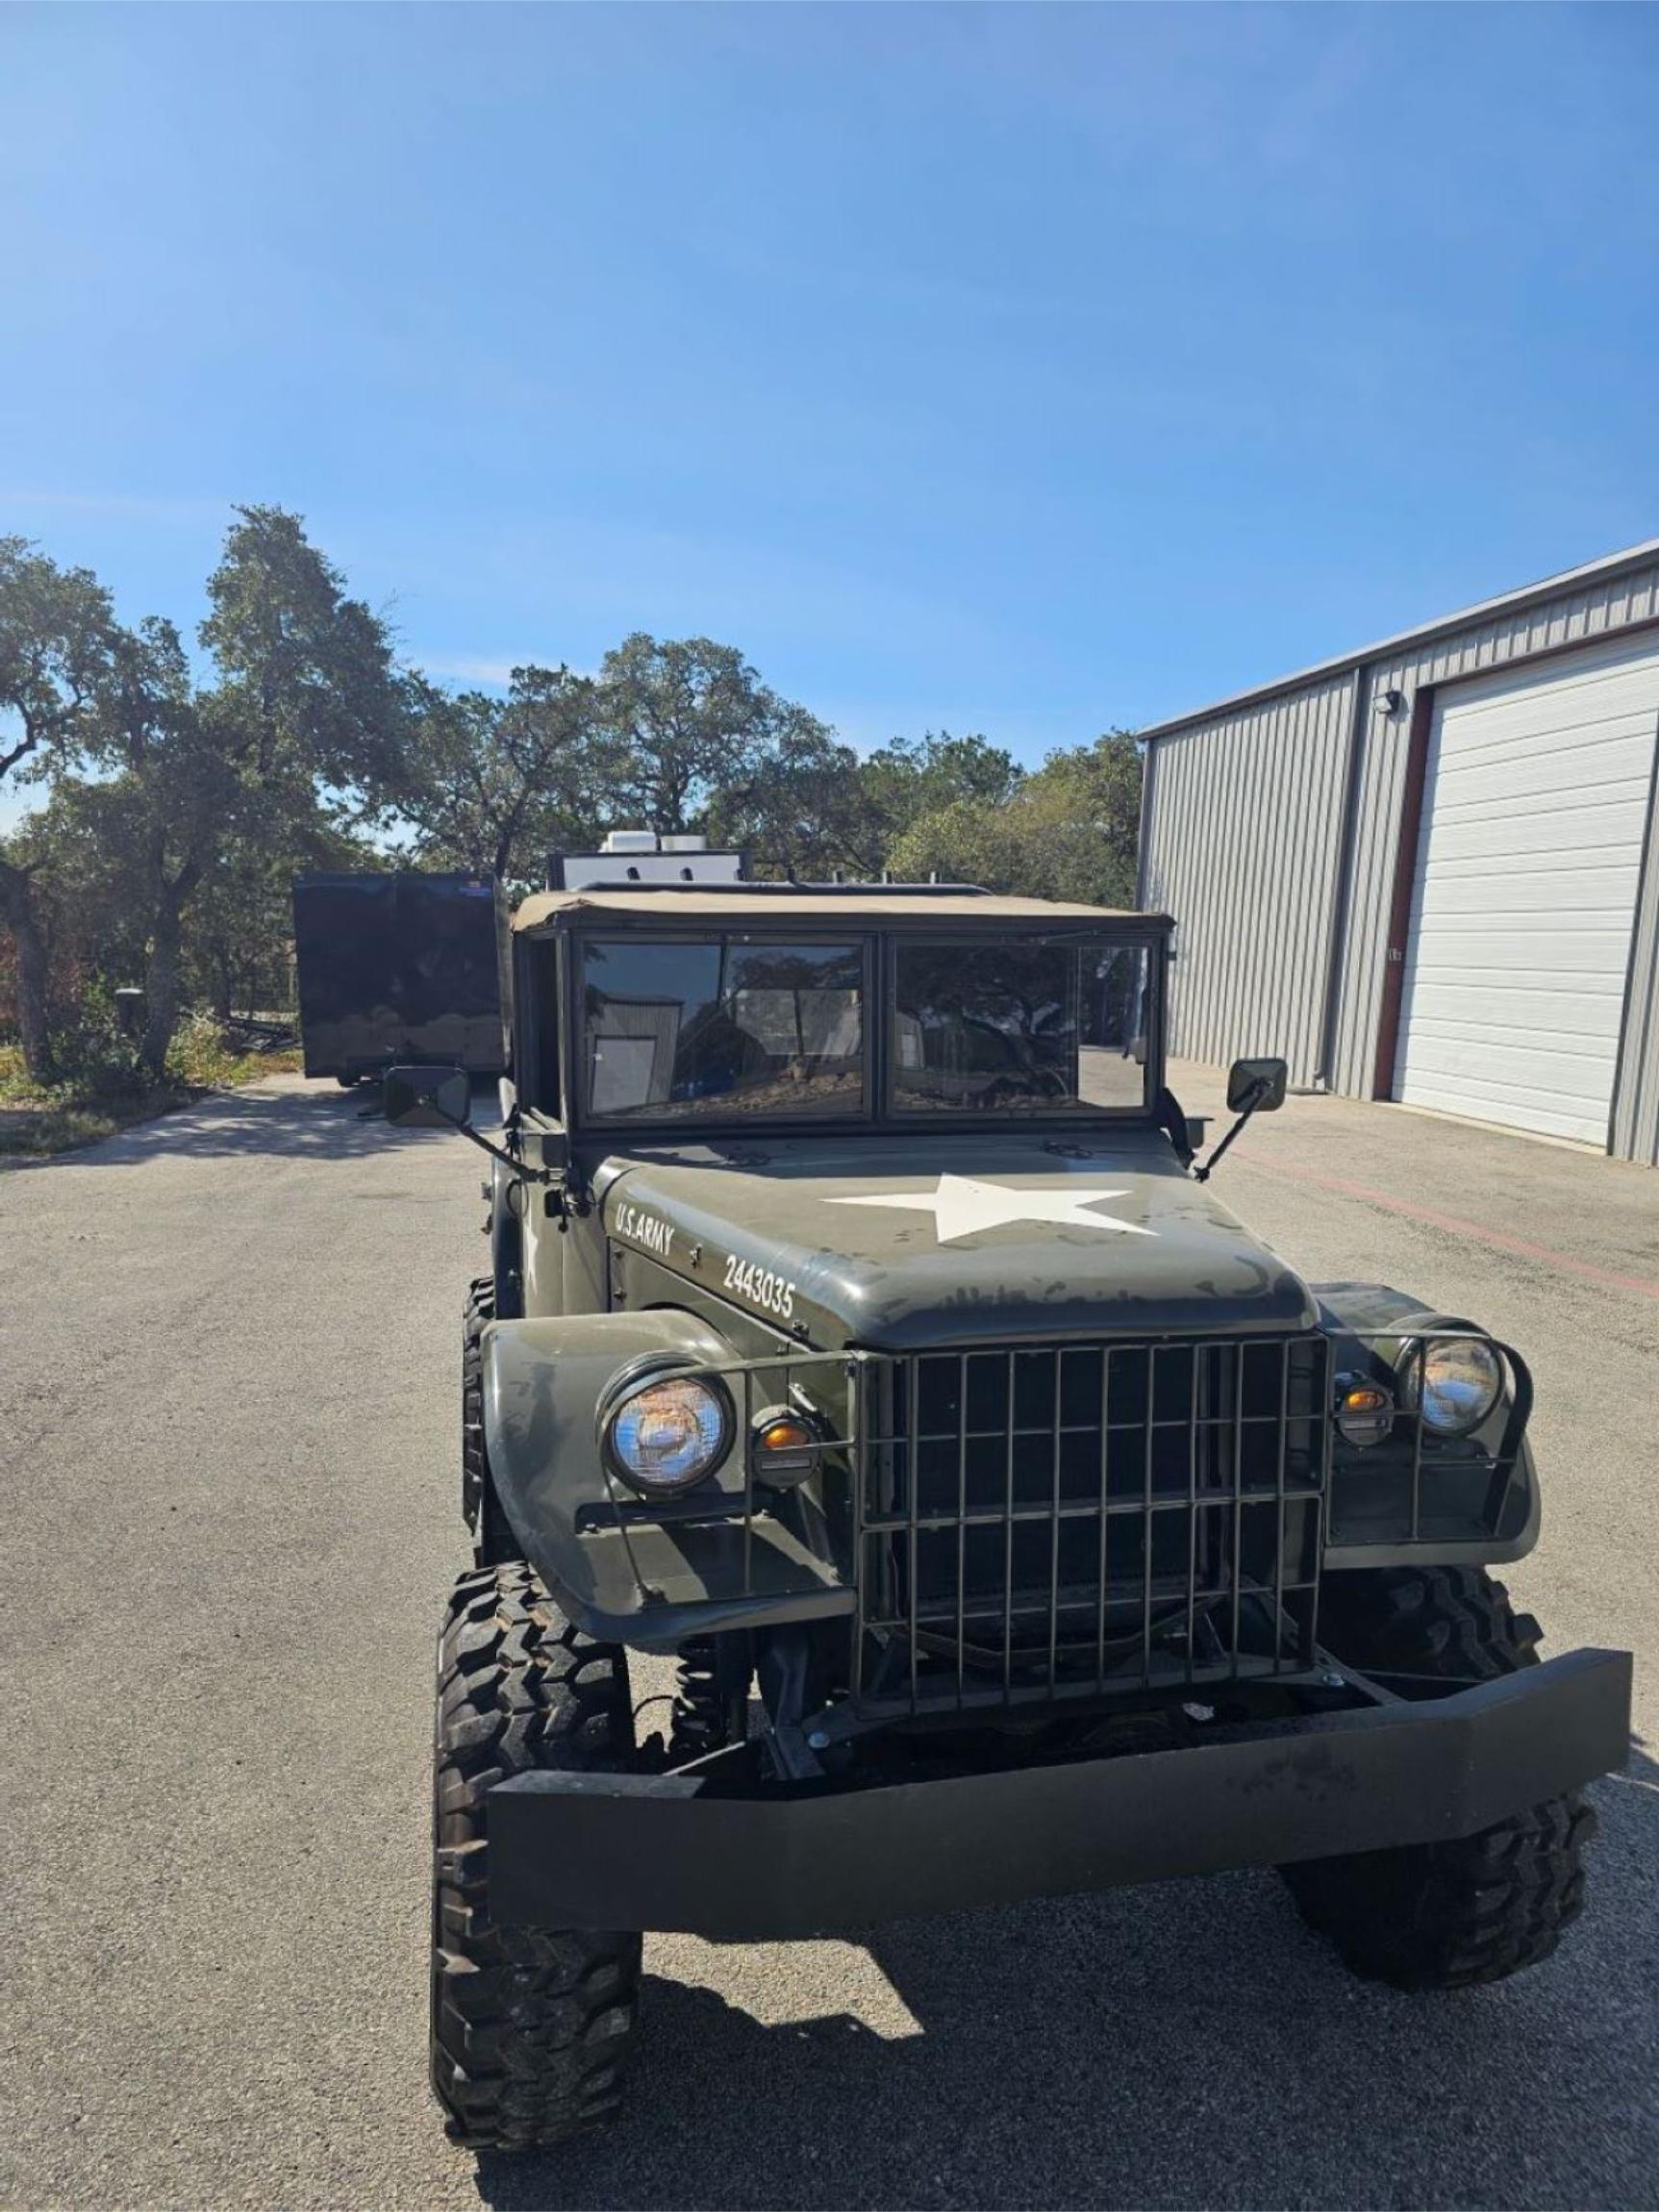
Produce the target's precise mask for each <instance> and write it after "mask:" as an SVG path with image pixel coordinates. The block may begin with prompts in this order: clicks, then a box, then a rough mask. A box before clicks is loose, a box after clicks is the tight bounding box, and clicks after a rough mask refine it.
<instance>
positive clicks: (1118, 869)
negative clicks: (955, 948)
mask: <svg viewBox="0 0 1659 2212" xmlns="http://www.w3.org/2000/svg"><path fill="white" fill-rule="evenodd" d="M1141 772H1142V770H1141V753H1140V748H1139V746H1138V745H1137V743H1136V742H1135V739H1134V738H1133V736H1132V735H1131V734H1130V733H1129V732H1127V731H1123V730H1114V731H1112V732H1110V733H1109V734H1108V735H1107V736H1105V737H1103V738H1099V739H1097V740H1096V741H1095V742H1094V743H1093V745H1089V746H1080V747H1078V748H1077V749H1076V750H1075V751H1069V752H1067V751H1061V752H1053V753H1050V754H1049V756H1048V758H1047V760H1046V761H1045V762H1044V763H1043V767H1041V768H1039V769H1038V770H1037V772H1036V773H1035V774H1034V775H1028V776H1026V777H1024V778H1023V779H1022V780H1021V781H1020V782H1019V783H1018V785H1017V786H1016V787H1015V788H1014V790H1013V792H1012V793H1011V795H1010V796H1008V797H1007V798H1006V799H1003V800H995V799H986V798H983V797H966V798H956V799H953V800H951V801H950V802H949V803H948V804H946V805H944V806H942V807H936V808H934V809H933V810H932V811H930V812H928V813H924V814H921V815H919V816H917V817H916V818H915V819H914V820H913V821H912V822H911V824H910V826H909V827H908V828H907V829H906V830H904V831H903V832H902V833H901V835H900V836H899V837H898V838H897V839H896V840H895V841H894V842H893V845H892V852H891V855H890V859H891V865H892V869H893V872H894V874H896V875H899V876H905V877H919V876H927V875H933V874H937V875H939V876H941V877H942V878H945V879H947V880H949V881H952V882H958V883H980V884H984V885H985V886H986V888H987V889H988V890H991V891H1000V892H1020V893H1022V894H1023V895H1024V896H1026V897H1029V898H1060V899H1075V900H1078V901H1081V902H1082V903H1084V904H1087V905H1097V906H1129V905H1132V904H1133V902H1134V895H1135V852H1136V841H1137V838H1138V835H1139V824H1140V806H1141Z"/></svg>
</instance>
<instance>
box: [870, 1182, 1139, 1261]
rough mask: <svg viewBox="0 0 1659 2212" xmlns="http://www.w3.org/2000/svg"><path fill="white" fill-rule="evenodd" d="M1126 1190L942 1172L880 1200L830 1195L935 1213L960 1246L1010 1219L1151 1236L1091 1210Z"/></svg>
mask: <svg viewBox="0 0 1659 2212" xmlns="http://www.w3.org/2000/svg"><path fill="white" fill-rule="evenodd" d="M1128 1195H1129V1193H1128V1192H1127V1191H1089V1190H1084V1191H1080V1190H1077V1189H1076V1188H1075V1187H1073V1188H1072V1189H1071V1190H1069V1191H1010V1190H1008V1189H1007V1188H1005V1186H1003V1185H1002V1184H1000V1183H981V1182H978V1181H977V1180H976V1179H975V1178H974V1177H973V1176H971V1175H941V1177H940V1178H939V1183H938V1187H937V1188H936V1189H934V1190H932V1191H895V1192H893V1193H892V1195H891V1196H886V1197H881V1198H831V1199H830V1201H829V1203H830V1204H831V1205H832V1206H891V1207H897V1208H900V1209H902V1210H903V1211H904V1212H905V1213H909V1214H931V1215H932V1216H933V1225H934V1231H935V1234H936V1235H937V1236H938V1238H939V1241H940V1243H941V1244H960V1243H961V1241H962V1239H963V1238H964V1237H973V1236H977V1235H978V1234H979V1232H980V1230H981V1229H1000V1228H1004V1227H1005V1226H1006V1225H1007V1224H1008V1223H1009V1222H1010V1221H1053V1222H1055V1223H1056V1224H1058V1225H1059V1226H1060V1227H1062V1228H1067V1229H1108V1230H1112V1229H1115V1230H1116V1231H1117V1232H1118V1234H1119V1236H1122V1237H1150V1236H1153V1235H1155V1234H1156V1232H1155V1231H1154V1230H1151V1229H1138V1228H1136V1226H1135V1224H1134V1223H1133V1222H1132V1221H1118V1220H1114V1219H1113V1218H1112V1216H1111V1215H1110V1214H1095V1213H1092V1212H1091V1211H1090V1208H1091V1207H1093V1206H1095V1205H1097V1204H1098V1203H1099V1202H1100V1200H1101V1199H1103V1198H1126V1197H1128Z"/></svg>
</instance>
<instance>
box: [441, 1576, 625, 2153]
mask: <svg viewBox="0 0 1659 2212" xmlns="http://www.w3.org/2000/svg"><path fill="white" fill-rule="evenodd" d="M633 1761H634V1723H633V1712H632V1707H631V1704H630V1701H629V1696H628V1668H627V1660H626V1656H625V1654H624V1653H623V1651H622V1650H621V1649H620V1647H619V1646H616V1645H612V1644H595V1643H593V1642H592V1641H591V1639H590V1638H588V1637H585V1636H583V1635H581V1634H580V1633H579V1632H578V1630H576V1629H575V1628H573V1627H572V1626H571V1624H570V1623H569V1622H568V1621H566V1619H565V1617H564V1616H563V1614H561V1613H560V1611H559V1609H558V1608H557V1606H555V1605H554V1603H553V1601H552V1599H551V1598H550V1597H549V1596H548V1595H547V1593H546V1591H545V1590H544V1589H543V1587H542V1585H541V1583H540V1580H539V1579H538V1578H537V1576H536V1574H535V1573H534V1571H532V1570H531V1569H530V1568H529V1567H528V1566H526V1565H525V1564H524V1562H523V1561H522V1560H518V1561H514V1562H511V1563H506V1564H503V1565H500V1566H496V1567H491V1568H480V1569H477V1570H475V1571H473V1572H472V1573H470V1574H464V1575H463V1576H462V1577H461V1579H460V1581H459V1582H458V1583H457V1584H456V1586H455V1592H454V1595H453V1596H452V1597H451V1598H450V1601H449V1612H448V1616H447V1618H446V1620H445V1622H444V1627H443V1634H442V1638H441V1640H440V1645H439V1657H438V1740H437V1747H436V1756H435V1762H434V1766H435V1777H434V1778H435V1805H434V1816H435V1817H434V1843H435V1860H434V1872H433V1895H432V2084H433V2087H434V2089H435V2090H436V2091H437V2093H438V2098H439V2101H440V2103H441V2105H442V2106H443V2109H444V2113H445V2116H446V2120H447V2124H448V2131H449V2134H450V2136H451V2137H452V2139H453V2140H454V2141H456V2142H458V2143H465V2144H467V2145H469V2146H471V2147H472V2148H474V2149H502V2150H516V2149H527V2148H529V2147H530V2146H532V2145H536V2144H549V2143H558V2142H561V2141H563V2140H564V2138H565V2137H566V2136H569V2135H573V2134H576V2133H577V2132H579V2131H580V2130H581V2129H583V2128H587V2127H591V2126H593V2125H594V2124H597V2123H599V2122H601V2121H605V2120H609V2119H610V2118H611V2117H612V2116H613V2115H614V2114H615V2113H616V2110H617V2107H618V2104H619V2102H620V2086H621V2081H622V2076H623V2073H624V2070H625V2066H626V2062H627V2059H628V2056H629V2052H630V2047H631V2045H632V2043H633V2039H634V2029H635V2023H636V2018H637V2014H638V2006H639V1981H640V1951H641V1939H640V1937H639V1935H638V1934H633V1933H628V1932H615V1933H599V1934H595V1933H592V1932H590V1931H585V1930H555V1929H546V1928H528V1927H518V1926H502V1925H499V1924H497V1923H495V1922H494V1921H493V1920H492V1919H491V1918H490V1847H489V1844H488V1843H487V1842H486V1840H485V1819H484V1799H485V1794H486V1792H487V1791H488V1790H490V1788H491V1786H492V1785H493V1784H494V1783H496V1782H500V1781H505V1780H507V1779H508V1777H509V1776H511V1775H513V1774H521V1773H526V1772H531V1771H532V1770H536V1769H548V1768H552V1769H558V1770H562V1771H565V1772H569V1771H571V1770H577V1771H580V1772H603V1773H615V1772H621V1771H625V1770H626V1769H628V1768H629V1767H631V1766H632V1764H633Z"/></svg>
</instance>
